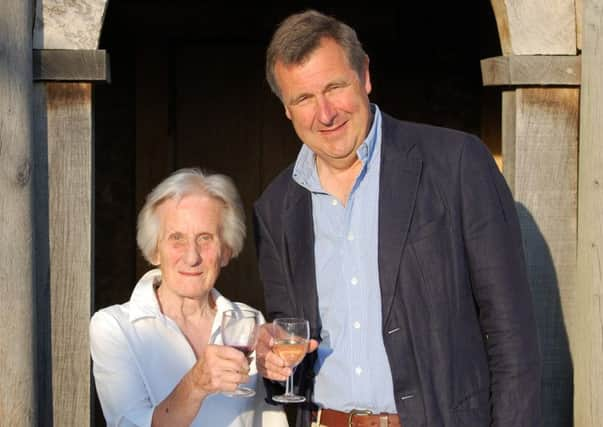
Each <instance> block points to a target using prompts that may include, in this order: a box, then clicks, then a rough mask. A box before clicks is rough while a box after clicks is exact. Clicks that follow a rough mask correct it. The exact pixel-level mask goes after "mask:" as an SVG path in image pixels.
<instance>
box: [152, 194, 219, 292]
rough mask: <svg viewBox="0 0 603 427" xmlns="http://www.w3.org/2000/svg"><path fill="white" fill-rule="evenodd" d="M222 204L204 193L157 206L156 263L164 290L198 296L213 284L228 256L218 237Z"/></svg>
mask: <svg viewBox="0 0 603 427" xmlns="http://www.w3.org/2000/svg"><path fill="white" fill-rule="evenodd" d="M222 209H223V205H222V203H221V202H220V201H218V200H216V199H213V198H211V197H207V196H200V195H188V196H185V197H183V198H182V199H181V200H180V201H176V200H174V199H169V200H166V201H165V202H163V203H162V204H161V205H160V206H159V207H158V208H157V214H158V215H159V218H160V221H161V228H160V238H159V243H158V245H157V254H156V259H155V261H156V263H158V264H159V268H160V269H161V275H162V286H165V290H166V291H168V292H171V293H173V294H175V295H178V296H180V297H187V298H198V297H201V296H205V295H207V293H208V292H209V291H210V290H211V289H212V288H213V287H214V284H215V282H216V280H217V279H218V276H219V274H220V269H221V268H222V267H223V266H225V265H226V264H227V263H228V261H229V259H230V250H229V249H228V248H227V247H226V246H225V245H224V244H223V242H222V239H221V230H220V228H221V221H222Z"/></svg>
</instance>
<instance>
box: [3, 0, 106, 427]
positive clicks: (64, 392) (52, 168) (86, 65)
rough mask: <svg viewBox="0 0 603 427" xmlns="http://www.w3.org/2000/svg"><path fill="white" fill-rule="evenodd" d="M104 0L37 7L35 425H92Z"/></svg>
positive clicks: (42, 2) (46, 2) (44, 0)
mask: <svg viewBox="0 0 603 427" xmlns="http://www.w3.org/2000/svg"><path fill="white" fill-rule="evenodd" d="M107 1H108V0H78V1H77V2H65V1H56V0H37V3H36V6H37V8H36V19H35V27H34V28H33V40H34V45H33V47H34V48H35V49H37V50H36V51H35V54H34V58H35V59H36V61H34V65H35V67H34V79H35V80H36V81H39V82H44V83H37V84H36V88H35V97H36V102H35V105H36V106H37V110H36V118H35V119H36V147H37V149H38V150H40V151H42V150H44V152H43V153H42V152H39V153H36V161H37V162H39V163H40V166H41V167H40V170H43V173H46V174H47V176H48V180H47V183H44V182H43V180H42V179H38V178H37V181H36V185H37V186H38V188H37V191H36V195H37V196H38V197H37V198H36V203H38V204H39V206H41V207H43V208H44V209H42V210H41V213H42V216H43V217H45V218H44V219H45V220H46V227H47V228H46V230H45V231H46V232H45V233H42V232H41V231H40V232H39V233H37V235H38V236H39V237H40V238H44V237H45V238H46V239H47V242H46V244H47V245H48V249H47V259H46V260H45V262H47V263H48V265H49V268H50V273H49V275H50V277H49V279H48V278H43V279H44V281H45V283H46V284H45V285H44V286H45V287H46V289H45V290H46V293H45V294H44V295H40V297H41V298H40V300H39V301H38V306H40V307H43V308H44V310H45V311H46V312H45V313H43V315H42V318H46V319H48V318H49V319H50V326H49V327H47V328H46V333H47V334H49V335H50V341H51V342H50V345H48V343H46V340H45V341H44V342H42V344H43V345H42V346H40V347H41V350H43V351H45V352H46V354H44V356H42V357H41V359H43V361H42V362H41V363H40V364H43V365H44V366H45V367H46V368H49V369H48V370H46V371H44V372H41V376H42V375H46V378H44V381H45V382H44V385H45V387H44V395H43V396H40V397H39V400H40V401H41V402H42V403H43V404H44V405H48V402H52V408H51V409H50V410H46V409H45V408H44V410H43V411H41V412H43V414H44V415H45V417H44V418H40V419H39V420H38V425H40V426H46V425H49V426H50V425H54V426H61V427H62V426H86V425H89V424H90V401H91V399H90V396H91V389H90V358H89V345H88V324H89V321H90V314H91V307H92V292H93V281H92V274H93V266H92V251H93V237H92V224H93V215H92V203H93V194H94V189H93V116H92V111H93V106H92V84H91V83H90V82H96V81H106V79H107V74H106V71H107V62H106V55H105V52H103V51H98V50H96V49H97V48H98V41H99V37H100V31H101V27H102V22H103V16H104V11H105V8H106V6H107ZM30 30H31V27H30ZM45 161H46V164H44V162H45ZM42 166H43V167H42ZM44 184H46V185H45V186H44ZM42 187H44V188H42ZM36 221H37V222H36V224H38V222H41V221H40V220H38V219H37V220H36ZM38 286H41V284H39V285H38ZM48 360H50V361H51V363H50V364H49V363H48ZM48 377H50V378H48ZM46 384H48V386H47V385H46ZM50 412H52V416H50ZM0 424H2V421H1V420H0Z"/></svg>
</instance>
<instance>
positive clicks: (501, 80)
mask: <svg viewBox="0 0 603 427" xmlns="http://www.w3.org/2000/svg"><path fill="white" fill-rule="evenodd" d="M480 64H481V69H482V81H483V84H484V86H500V85H543V86H544V85H555V86H578V85H580V57H579V56H576V55H571V56H569V55H568V56H553V55H513V56H498V57H495V58H487V59H482V60H481V61H480Z"/></svg>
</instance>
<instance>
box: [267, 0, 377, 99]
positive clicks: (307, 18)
mask: <svg viewBox="0 0 603 427" xmlns="http://www.w3.org/2000/svg"><path fill="white" fill-rule="evenodd" d="M323 38H328V39H332V40H334V41H335V42H336V43H337V44H338V45H339V46H341V47H342V48H343V50H344V51H345V55H346V58H347V60H348V63H349V64H350V67H352V69H353V70H354V71H356V74H358V78H359V79H360V81H361V82H363V83H364V71H365V67H366V64H367V62H366V60H367V58H368V56H367V54H366V52H365V51H364V49H363V48H362V44H361V43H360V41H359V40H358V36H357V35H356V31H354V29H353V28H352V27H350V26H349V25H347V24H345V23H343V22H341V21H339V20H337V19H335V18H333V17H332V16H327V15H324V14H322V13H320V12H317V11H316V10H307V11H305V12H301V13H296V14H293V15H290V16H289V17H287V18H285V19H284V20H283V21H282V22H281V23H280V24H279V26H278V28H277V29H276V31H275V32H274V35H273V36H272V40H271V41H270V45H269V46H268V49H267V51H266V80H267V81H268V84H269V85H270V89H272V92H274V94H275V95H276V96H278V97H279V98H281V92H280V88H279V86H278V82H277V81H276V76H275V73H274V67H275V66H276V63H277V62H278V61H281V62H283V64H285V65H291V64H293V65H300V64H302V63H303V62H304V61H305V60H306V59H307V58H308V57H309V56H310V54H312V52H314V51H315V50H316V49H318V47H319V46H320V42H321V40H322V39H323ZM281 100H282V99H281Z"/></svg>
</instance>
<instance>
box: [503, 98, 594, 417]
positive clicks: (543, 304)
mask: <svg viewBox="0 0 603 427" xmlns="http://www.w3.org/2000/svg"><path fill="white" fill-rule="evenodd" d="M503 102H504V105H503V112H504V113H503V159H504V173H505V176H506V177H507V180H508V181H509V182H510V184H511V186H512V187H513V190H514V196H515V200H516V201H517V210H518V214H519V219H520V223H521V228H522V233H523V241H524V250H525V256H526V265H527V268H528V277H529V280H530V286H531V289H532V294H533V297H534V309H535V313H536V320H537V324H538V333H539V339H540V348H541V352H542V357H543V384H542V385H543V397H544V401H543V408H544V410H543V413H544V414H543V415H544V420H545V421H544V425H545V426H547V427H557V426H558V427H566V426H570V425H571V414H572V411H571V400H572V360H571V357H570V343H569V340H568V334H569V331H570V329H571V327H572V326H573V324H572V319H573V315H574V314H575V307H576V302H575V286H576V285H575V283H576V282H575V274H576V258H575V254H576V230H577V224H576V208H577V156H578V106H579V105H578V104H579V90H578V89H575V88H519V89H517V90H515V91H510V92H505V94H504V96H503ZM509 151H510V152H509ZM574 366H575V365H574ZM593 427H594V425H593Z"/></svg>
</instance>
